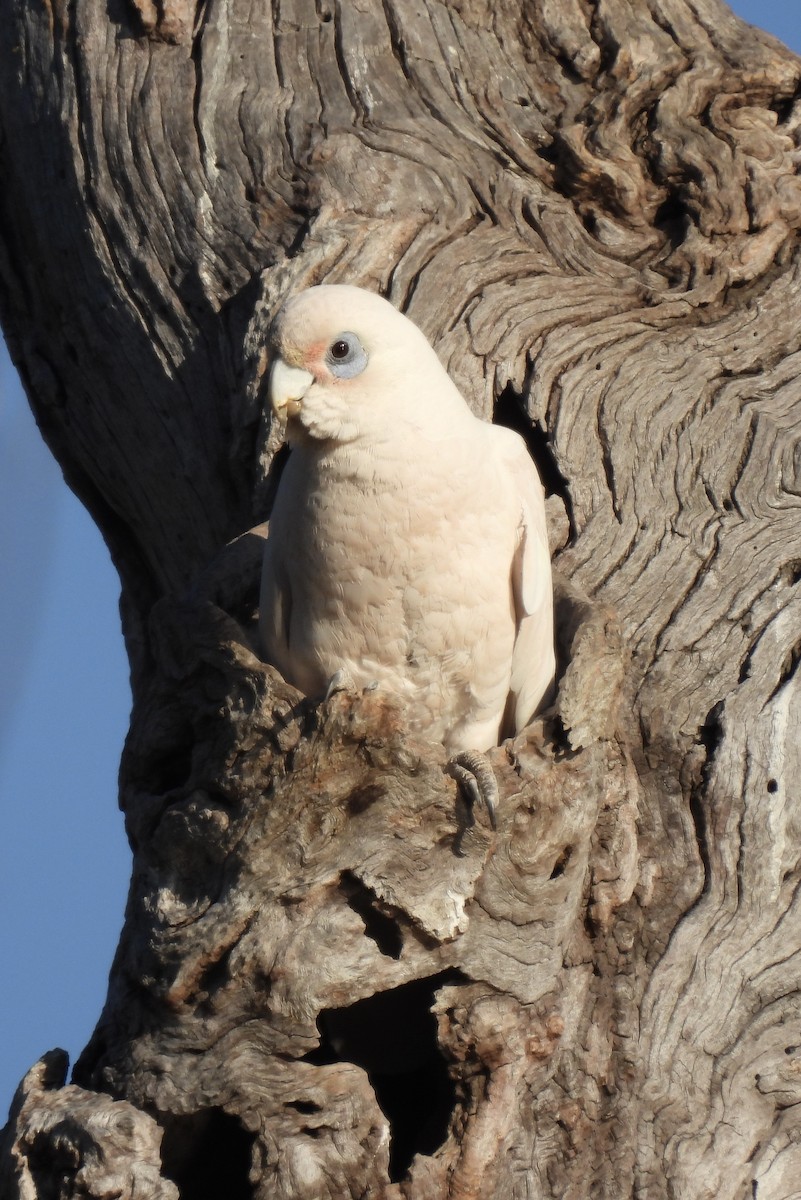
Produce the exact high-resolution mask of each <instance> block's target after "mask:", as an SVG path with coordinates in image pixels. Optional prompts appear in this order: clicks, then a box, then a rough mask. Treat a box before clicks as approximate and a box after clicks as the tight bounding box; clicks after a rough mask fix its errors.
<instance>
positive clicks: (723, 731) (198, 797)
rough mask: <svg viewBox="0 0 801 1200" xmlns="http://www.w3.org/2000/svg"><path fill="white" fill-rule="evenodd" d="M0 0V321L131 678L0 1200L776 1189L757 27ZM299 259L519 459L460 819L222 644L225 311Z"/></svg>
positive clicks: (776, 561) (395, 720)
mask: <svg viewBox="0 0 801 1200" xmlns="http://www.w3.org/2000/svg"><path fill="white" fill-rule="evenodd" d="M0 7H1V8H2V23H0V30H1V31H2V32H0V165H1V166H2V180H3V183H2V192H1V193H0V282H1V284H2V287H1V289H0V304H1V305H2V319H3V325H4V328H5V331H6V335H7V338H8V341H9V345H10V347H11V350H12V354H13V357H14V359H15V362H16V364H17V366H18V367H19V369H20V372H21V374H22V377H23V380H24V382H25V385H26V387H27V390H28V394H29V396H30V399H31V403H32V404H33V406H34V409H35V411H36V414H37V418H38V420H39V423H40V426H41V428H42V431H43V433H44V435H45V437H46V438H47V440H48V442H49V444H50V446H51V447H52V449H53V451H54V452H55V454H56V456H57V457H58V459H59V461H60V463H61V464H62V466H63V468H64V471H65V473H66V476H67V479H68V481H69V483H70V484H71V486H72V487H73V488H74V489H75V491H76V492H77V493H78V495H79V496H80V497H81V498H82V499H83V500H84V502H85V503H86V504H87V506H88V507H89V509H90V510H91V512H92V513H93V515H94V517H95V518H96V520H97V522H98V524H99V525H100V527H101V529H102V531H103V533H104V536H105V538H106V540H107V542H108V545H109V547H110V549H111V553H112V555H113V556H114V560H115V562H116V564H117V566H118V568H119V572H120V576H121V579H122V586H123V593H122V607H123V617H124V628H125V635H126V640H127V645H128V649H129V652H130V657H131V663H132V671H133V682H134V699H135V704H134V714H133V722H132V728H131V733H130V737H129V740H128V744H127V748H126V751H125V755H124V760H123V764H122V772H121V796H122V805H123V808H124V810H125V814H126V820H127V827H128V830H129V834H130V838H131V842H132V845H133V848H134V872H133V879H132V883H131V892H130V901H129V906H128V912H127V916H126V923H125V928H124V930H123V933H122V939H121V943H120V948H119V952H118V954H117V957H116V961H115V963H114V967H113V970H112V975H111V982H110V990H109V996H108V1001H107V1004H106V1007H105V1010H104V1012H103V1014H102V1017H101V1019H100V1022H99V1024H98V1027H97V1031H96V1033H95V1035H94V1037H93V1039H92V1041H91V1043H90V1045H89V1046H88V1047H87V1049H86V1051H85V1052H84V1054H83V1056H82V1057H81V1059H80V1061H79V1062H78V1064H77V1066H76V1069H75V1074H74V1080H73V1083H72V1084H71V1085H68V1086H64V1063H63V1062H62V1061H61V1059H60V1057H59V1056H58V1055H57V1054H56V1055H52V1056H50V1057H49V1058H48V1059H47V1060H46V1061H43V1062H42V1063H40V1064H39V1065H38V1066H37V1067H36V1068H35V1069H34V1070H33V1071H32V1072H31V1074H30V1075H29V1076H28V1077H27V1079H26V1081H25V1083H24V1085H23V1087H22V1088H21V1090H20V1093H19V1095H18V1098H17V1101H16V1102H15V1108H14V1111H13V1113H12V1119H11V1121H10V1123H9V1125H8V1127H7V1129H6V1134H5V1155H4V1166H3V1168H2V1175H1V1176H0V1179H1V1180H2V1182H0V1191H1V1192H2V1196H3V1200H7V1198H10V1197H22V1196H24V1197H26V1198H28V1197H34V1196H35V1197H42V1198H43V1197H45V1196H51V1195H55V1194H56V1190H57V1189H58V1188H61V1190H60V1191H58V1194H59V1195H61V1196H67V1195H70V1196H71V1195H79V1194H80V1195H81V1196H87V1195H88V1196H96V1197H100V1196H107V1195H111V1194H113V1195H119V1196H124V1197H133V1196H143V1195H145V1196H153V1197H164V1198H165V1200H170V1198H174V1197H175V1196H176V1195H180V1196H181V1197H182V1198H183V1200H203V1198H205V1197H215V1198H220V1197H226V1198H233V1200H237V1198H239V1197H247V1196H253V1197H256V1198H258V1200H267V1198H268V1197H269V1198H270V1200H277V1198H278V1197H282V1198H286V1200H290V1198H291V1200H322V1198H324V1197H329V1198H331V1200H341V1198H342V1197H344V1196H353V1197H356V1196H359V1197H396V1198H397V1197H401V1196H403V1197H407V1198H408V1200H428V1198H431V1200H434V1198H437V1200H439V1198H444V1197H451V1198H453V1200H456V1198H458V1200H467V1198H468V1197H469V1198H471V1200H478V1198H484V1200H490V1198H506V1197H519V1198H521V1200H522V1198H523V1197H526V1198H528V1200H530V1198H532V1197H543V1198H544V1197H553V1198H554V1200H555V1198H557V1197H559V1198H566V1197H570V1198H575V1200H578V1198H583V1197H603V1198H608V1200H618V1198H620V1197H627V1196H631V1197H635V1196H636V1197H639V1198H642V1200H645V1198H648V1200H652V1198H653V1200H656V1198H663V1197H677V1198H679V1200H702V1198H704V1200H705V1198H709V1200H713V1198H714V1200H729V1198H731V1200H734V1198H737V1200H746V1198H751V1197H758V1198H759V1200H780V1198H783V1197H790V1196H791V1195H797V1194H798V1184H797V1180H798V1177H799V1173H800V1172H801V1148H799V1118H798V1111H799V1102H800V1101H801V1011H800V1010H801V992H799V967H800V966H801V919H799V878H801V876H800V875H799V847H800V846H801V828H799V820H800V818H801V799H800V797H799V778H801V761H800V759H801V751H800V750H799V728H800V725H799V701H800V700H801V692H800V690H799V673H798V672H797V670H796V667H797V663H798V659H799V656H800V655H801V591H799V586H798V584H799V580H800V579H801V520H800V519H799V517H800V516H801V385H800V384H799V374H800V373H801V352H799V343H800V342H801V333H800V332H799V318H798V296H799V281H800V280H801V252H800V251H799V245H798V236H797V235H798V231H799V228H801V183H800V182H799V180H798V178H797V175H796V162H797V149H796V147H797V145H798V143H799V137H801V106H800V105H799V103H797V102H796V96H797V94H798V89H799V81H801V61H799V60H798V59H796V58H795V57H794V56H793V55H791V54H790V53H789V52H787V51H786V50H784V49H783V48H782V47H781V46H780V45H779V44H778V43H776V42H774V41H773V40H772V39H770V38H768V37H767V36H762V35H761V34H759V33H757V32H756V31H754V30H748V29H746V27H744V26H743V25H742V24H741V23H740V22H739V21H737V20H736V19H735V18H734V17H733V16H732V15H731V13H730V12H729V11H728V9H727V8H726V7H725V5H723V4H722V3H720V2H719V0H561V3H555V2H554V0H525V2H524V3H523V4H522V5H521V4H520V3H518V0H514V2H511V0H500V3H497V2H493V3H490V0H451V3H444V2H442V0H415V2H414V3H412V2H411V0H383V3H380V2H379V0H359V2H356V0H352V2H351V0H331V3H328V0H316V2H315V3H312V2H311V0H274V2H273V4H272V5H267V4H264V5H252V4H249V3H243V2H242V0H201V2H200V3H199V4H198V5H197V8H195V7H194V6H192V5H190V4H189V3H187V0H155V2H154V0H3V2H2V5H0ZM321 280H329V281H343V280H347V281H349V282H353V283H357V284H361V285H363V286H367V287H372V288H376V289H381V290H383V291H384V292H385V293H386V294H388V295H389V297H390V298H391V299H392V300H393V301H394V302H395V303H396V304H398V305H399V306H400V307H402V308H404V309H405V310H406V311H408V313H409V315H410V316H411V317H412V318H413V319H414V320H416V321H417V322H418V324H420V325H421V326H422V327H423V328H424V330H425V331H426V332H427V334H428V335H429V336H430V337H431V339H432V341H433V342H434V344H435V345H436V346H437V348H438V350H439V353H440V354H441V356H442V358H443V360H444V361H445V363H446V364H447V366H448V368H449V369H450V371H451V373H452V374H453V376H454V378H455V380H456V381H457V383H458V384H459V385H460V387H461V388H462V389H463V391H464V392H465V394H466V395H467V396H468V397H469V398H470V400H471V402H472V403H473V405H474V406H475V409H476V411H479V412H481V413H483V414H484V415H485V416H486V417H487V418H492V417H493V416H494V417H495V419H496V420H500V421H504V422H515V423H517V425H518V426H519V427H521V428H523V429H526V430H527V431H528V434H529V444H530V446H531V450H532V453H533V454H534V456H535V458H536V459H537V461H538V463H539V465H540V468H541V470H542V472H543V474H544V476H545V479H546V481H547V483H548V485H549V488H550V490H551V492H552V499H551V501H550V506H551V513H550V515H551V517H552V518H553V551H554V555H555V565H556V569H557V571H558V573H559V576H560V578H561V580H562V582H560V583H559V586H558V605H557V607H558V623H559V651H560V670H561V676H560V691H559V696H558V699H557V701H556V705H555V708H554V709H553V710H552V711H551V712H549V713H546V714H545V715H544V717H543V718H542V719H539V720H537V721H535V722H534V723H533V725H532V726H531V727H530V728H529V729H527V730H526V731H525V732H524V733H523V734H522V735H521V736H519V737H518V738H517V739H516V740H515V742H514V743H512V744H507V745H505V746H503V747H501V748H499V749H498V750H497V751H496V752H494V754H493V761H494V764H495V767H496V769H497V773H498V777H499V781H500V785H501V793H502V800H501V809H500V817H499V828H498V830H497V833H495V834H493V833H492V832H491V831H490V830H489V829H488V828H485V827H484V826H483V825H482V824H481V822H480V820H479V821H478V822H477V823H475V824H470V823H469V821H468V820H467V818H466V816H465V814H464V813H463V812H462V810H461V809H460V805H459V802H458V798H457V796H456V792H455V785H454V783H453V781H452V780H451V779H450V778H449V777H447V776H446V775H444V774H443V772H442V767H443V762H444V757H445V756H444V751H443V750H442V748H441V747H440V746H437V745H435V744H431V743H429V742H426V741H423V740H420V739H419V738H417V739H416V738H413V737H411V736H410V735H409V733H408V731H406V730H405V729H404V727H403V722H402V719H401V717H400V716H399V713H398V712H397V711H396V710H395V709H394V708H393V707H392V706H391V704H390V703H389V702H388V701H386V700H382V699H380V698H379V697H377V695H376V694H373V695H370V694H365V695H364V696H353V695H349V694H337V695H335V696H333V697H332V698H331V699H330V700H329V701H328V702H326V703H322V702H321V703H317V704H315V703H313V702H310V701H304V700H303V699H302V698H301V697H299V695H298V694H297V693H296V692H294V691H293V690H292V689H291V688H289V687H288V686H287V685H286V684H284V683H283V681H282V680H281V679H280V678H279V677H278V675H277V673H276V672H275V671H274V670H272V669H271V668H269V667H267V666H265V665H264V663H263V662H261V661H260V660H259V657H258V653H257V650H256V643H255V640H254V617H255V606H256V596H257V586H258V573H259V559H260V551H261V546H262V542H263V535H264V529H263V527H259V526H260V522H263V521H264V520H265V518H266V517H267V515H268V512H269V504H270V495H271V488H272V487H273V486H274V478H275V474H276V472H275V470H274V469H273V464H274V461H280V459H279V460H275V459H274V455H275V454H276V452H277V450H278V440H277V436H276V434H275V433H274V432H273V431H271V429H270V427H269V423H268V421H267V419H266V417H265V416H264V412H263V396H262V393H263V382H264V377H265V370H266V366H267V357H266V343H265V331H266V328H267V325H268V322H269V319H270V316H271V313H272V312H273V311H274V309H275V307H276V305H277V303H278V301H279V300H280V298H281V297H282V296H283V295H284V293H285V292H286V291H287V290H288V289H290V288H299V287H301V286H304V285H306V284H309V283H312V282H319V281H321ZM488 502H491V499H490V498H488ZM432 1013H433V1015H432ZM162 1133H163V1136H162Z"/></svg>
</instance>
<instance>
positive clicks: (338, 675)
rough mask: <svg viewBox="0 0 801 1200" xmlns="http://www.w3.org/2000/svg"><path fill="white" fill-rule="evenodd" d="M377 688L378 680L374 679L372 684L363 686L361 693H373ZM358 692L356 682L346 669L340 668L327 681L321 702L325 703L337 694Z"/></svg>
mask: <svg viewBox="0 0 801 1200" xmlns="http://www.w3.org/2000/svg"><path fill="white" fill-rule="evenodd" d="M377 687H378V680H377V679H376V680H374V681H373V682H372V683H367V684H365V685H364V687H363V688H362V691H364V692H374V691H375V689H376V688H377ZM358 691H359V688H358V687H357V684H356V680H355V679H354V678H353V676H352V675H351V673H350V671H349V670H348V668H347V667H340V668H339V670H338V671H335V672H334V674H333V675H332V676H331V678H330V679H329V680H328V687H327V688H326V689H325V695H324V696H323V702H325V701H326V700H330V699H331V697H332V696H335V695H336V694H337V692H358Z"/></svg>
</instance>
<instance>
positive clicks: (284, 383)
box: [270, 358, 314, 417]
mask: <svg viewBox="0 0 801 1200" xmlns="http://www.w3.org/2000/svg"><path fill="white" fill-rule="evenodd" d="M313 383H314V376H313V375H312V374H311V373H310V372H309V371H304V370H302V369H301V368H300V367H290V366H289V364H288V363H285V362H284V360H283V359H282V358H276V360H275V361H274V363H273V365H272V370H271V371H270V403H271V404H272V406H273V411H274V412H275V413H277V414H278V415H279V416H285V417H296V416H297V415H298V413H299V412H300V409H301V401H302V400H303V397H304V396H305V395H306V393H307V392H308V390H309V388H310V387H311V385H312V384H313Z"/></svg>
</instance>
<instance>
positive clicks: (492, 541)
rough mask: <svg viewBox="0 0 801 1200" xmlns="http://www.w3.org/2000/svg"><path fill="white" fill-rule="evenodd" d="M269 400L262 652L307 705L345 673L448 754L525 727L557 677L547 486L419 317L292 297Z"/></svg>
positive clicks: (356, 294) (373, 300) (278, 340)
mask: <svg viewBox="0 0 801 1200" xmlns="http://www.w3.org/2000/svg"><path fill="white" fill-rule="evenodd" d="M275 345H276V349H277V353H278V357H277V358H276V360H275V361H274V363H273V367H272V377H271V383H270V387H271V399H272V403H273V407H274V408H275V410H276V412H278V413H283V414H285V415H286V417H287V439H288V441H289V443H290V445H291V447H292V453H291V454H290V457H289V460H288V462H287V464H286V467H285V469H284V473H283V475H282V477H281V481H280V484H279V487H278V493H277V497H276V501H275V506H274V508H273V512H272V516H271V519H270V528H269V536H268V540H267V548H266V553H265V558H264V571H263V576H262V592H261V618H260V629H261V636H262V640H263V644H264V650H265V654H266V657H267V659H268V661H269V662H271V663H273V664H274V665H275V666H276V667H277V668H278V669H279V670H280V671H281V673H282V674H283V675H284V677H285V678H286V679H287V680H288V681H289V682H290V683H292V684H294V685H295V686H296V687H297V688H299V689H300V690H301V691H302V692H304V693H306V694H307V695H318V694H320V693H322V692H323V691H324V690H325V688H326V686H327V684H328V682H329V681H330V679H331V677H332V676H333V675H334V674H335V673H336V672H337V671H340V670H342V671H344V672H346V673H347V674H348V675H350V677H351V678H352V679H353V681H354V683H355V684H356V685H357V686H360V687H365V686H367V685H370V684H373V683H377V684H378V686H379V687H382V688H386V689H389V690H390V691H391V692H393V693H394V694H395V695H396V696H397V697H399V698H400V699H401V700H402V701H404V702H405V704H406V707H407V710H408V717H409V722H410V724H411V725H412V726H413V727H414V728H416V729H418V730H421V731H424V732H425V733H426V734H427V735H428V736H430V737H431V738H432V739H437V740H441V741H442V742H443V743H444V744H445V746H446V748H447V749H448V750H449V751H451V752H455V751H459V750H465V749H471V750H486V749H488V748H489V747H490V746H493V745H496V744H497V743H498V741H499V739H500V738H501V737H504V736H507V735H509V734H511V733H513V732H515V731H517V730H519V729H521V728H522V727H523V726H524V725H525V724H526V723H527V722H528V721H529V720H530V719H531V717H532V715H533V714H534V712H535V710H536V708H537V705H538V703H539V701H540V700H541V698H542V696H543V694H544V693H545V691H546V689H547V688H548V685H549V683H550V681H551V679H552V677H553V671H554V652H553V615H552V592H551V571H550V557H549V554H548V542H547V534H546V527H545V510H544V505H543V491H542V485H541V484H540V481H539V478H538V476H537V472H536V470H535V468H534V465H533V463H532V461H531V459H530V458H529V455H528V453H527V451H526V447H525V444H524V443H523V441H522V439H521V438H520V437H518V435H517V434H515V433H512V432H511V431H510V430H508V429H504V428H499V427H497V426H493V425H489V424H487V423H486V422H484V421H481V420H479V419H478V418H477V417H475V416H474V415H473V413H472V412H471V411H470V409H469V408H468V406H467V404H466V403H465V401H464V399H463V398H462V396H461V395H460V393H459V392H458V390H457V389H456V387H455V386H454V384H453V383H452V382H451V380H450V379H449V377H448V375H447V373H446V371H445V370H444V368H443V367H442V365H441V363H440V361H439V359H438V358H437V356H436V354H435V353H434V351H433V349H432V348H431V346H430V345H429V343H428V342H427V341H426V339H425V337H424V336H423V334H422V333H421V332H420V330H419V329H417V327H416V326H415V325H413V324H412V322H411V321H409V320H407V318H406V317H404V316H403V315H402V314H401V313H399V312H398V311H397V310H396V309H395V308H393V307H392V305H391V304H389V303H388V302H387V301H386V300H382V299H381V298H380V297H379V296H376V295H373V294H372V293H370V292H366V291H363V290H362V289H360V288H355V287H347V286H340V285H336V286H322V287H314V288H310V289H309V290H308V291H305V292H301V293H300V294H299V295H297V296H295V297H294V298H292V299H290V300H289V301H288V302H287V303H286V304H285V305H284V307H283V309H282V310H281V312H280V313H279V315H278V317H277V319H276V323H275Z"/></svg>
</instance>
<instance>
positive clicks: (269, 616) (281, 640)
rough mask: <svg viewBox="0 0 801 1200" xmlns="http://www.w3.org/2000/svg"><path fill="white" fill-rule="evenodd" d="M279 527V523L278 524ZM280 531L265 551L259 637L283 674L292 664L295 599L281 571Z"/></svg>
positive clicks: (275, 531)
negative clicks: (290, 628) (290, 662)
mask: <svg viewBox="0 0 801 1200" xmlns="http://www.w3.org/2000/svg"><path fill="white" fill-rule="evenodd" d="M276 524H277V523H276ZM279 541H280V538H279V532H278V529H277V528H276V529H272V528H271V529H270V531H269V536H268V538H267V544H266V546H265V548H264V563H263V566H262V573H261V596H260V599H259V633H260V634H261V641H262V646H263V647H264V650H265V652H266V654H267V658H268V661H269V662H271V663H273V664H274V665H275V666H277V667H278V669H279V670H281V671H282V672H283V671H285V669H286V663H287V662H288V661H289V623H290V619H291V616H292V595H291V592H290V589H289V580H288V579H287V577H286V573H285V572H284V571H283V570H282V569H281V547H280V545H279V544H278V543H279Z"/></svg>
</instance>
